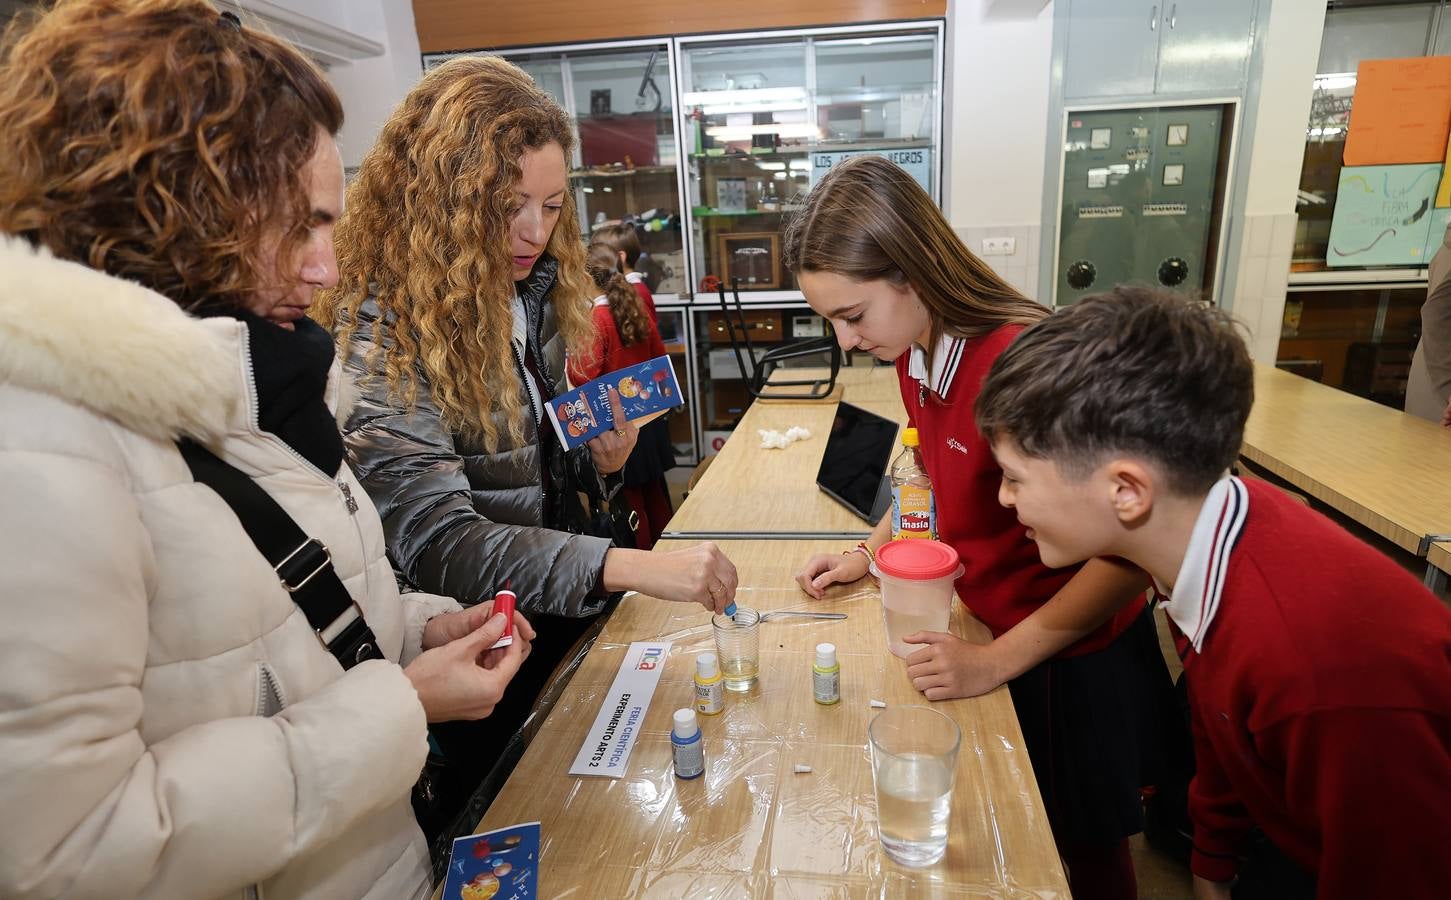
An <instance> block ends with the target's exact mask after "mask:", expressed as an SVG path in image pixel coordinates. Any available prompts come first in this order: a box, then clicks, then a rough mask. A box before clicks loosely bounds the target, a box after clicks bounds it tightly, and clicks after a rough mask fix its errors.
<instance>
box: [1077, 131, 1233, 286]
mask: <svg viewBox="0 0 1451 900" xmlns="http://www.w3.org/2000/svg"><path fill="white" fill-rule="evenodd" d="M1224 120H1225V114H1224V107H1222V106H1217V105H1216V106H1176V107H1145V108H1136V109H1112V110H1094V111H1084V112H1069V114H1068V129H1067V140H1066V141H1065V142H1064V149H1063V193H1062V196H1063V205H1062V210H1061V218H1060V221H1059V230H1058V262H1057V271H1056V273H1055V279H1054V303H1055V304H1057V305H1066V304H1070V303H1073V302H1075V301H1077V300H1078V299H1079V298H1081V297H1084V296H1087V295H1089V294H1096V293H1099V292H1100V291H1106V290H1108V289H1110V288H1112V287H1113V286H1114V285H1116V284H1121V283H1125V282H1135V283H1140V284H1152V285H1156V286H1159V287H1167V288H1171V289H1173V290H1177V291H1182V292H1185V293H1189V294H1196V295H1197V294H1198V293H1200V292H1201V291H1203V290H1204V288H1205V287H1206V285H1207V284H1208V278H1209V276H1210V275H1212V273H1213V269H1214V260H1211V259H1206V255H1207V250H1208V246H1209V235H1210V229H1211V228H1212V227H1214V225H1215V222H1214V210H1215V208H1216V200H1217V197H1218V192H1219V191H1222V190H1223V185H1222V184H1221V183H1220V178H1219V173H1218V167H1219V154H1220V145H1221V138H1222V130H1223V128H1224V127H1225V124H1226V123H1225V121H1224Z"/></svg>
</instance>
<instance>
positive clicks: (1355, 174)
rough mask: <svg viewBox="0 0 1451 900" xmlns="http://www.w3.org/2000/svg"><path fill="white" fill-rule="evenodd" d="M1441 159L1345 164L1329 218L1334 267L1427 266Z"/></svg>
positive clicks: (1329, 254)
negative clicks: (1397, 163) (1399, 163)
mask: <svg viewBox="0 0 1451 900" xmlns="http://www.w3.org/2000/svg"><path fill="white" fill-rule="evenodd" d="M1440 175H1441V164H1440V163H1431V164H1428V165H1411V166H1346V167H1345V168H1343V169H1341V170H1340V186H1339V189H1338V191H1337V193H1336V196H1335V215H1334V217H1333V218H1332V219H1331V220H1330V249H1329V251H1328V252H1327V253H1326V262H1327V263H1329V264H1330V265H1331V266H1423V265H1425V264H1426V261H1427V259H1429V257H1430V254H1429V253H1428V252H1427V251H1426V246H1427V240H1428V237H1429V235H1430V229H1431V220H1432V218H1433V217H1434V216H1433V215H1432V207H1431V203H1432V201H1433V200H1434V199H1435V193H1436V185H1437V181H1438V180H1439V178H1440Z"/></svg>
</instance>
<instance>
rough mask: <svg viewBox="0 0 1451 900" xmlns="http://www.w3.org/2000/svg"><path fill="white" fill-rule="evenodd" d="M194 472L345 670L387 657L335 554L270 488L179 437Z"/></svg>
mask: <svg viewBox="0 0 1451 900" xmlns="http://www.w3.org/2000/svg"><path fill="white" fill-rule="evenodd" d="M176 446H177V448H178V449H179V450H181V456H182V459H184V460H186V464H187V467H188V468H189V469H191V475H192V477H193V478H195V479H196V480H197V481H198V482H199V483H201V484H204V485H206V486H207V487H209V488H211V489H212V490H213V491H216V492H217V494H218V496H220V497H221V498H222V499H223V500H225V501H226V502H227V505H228V506H230V507H231V508H232V512H234V513H236V514H237V519H238V520H240V521H241V523H242V528H243V529H244V530H245V531H246V532H247V536H248V537H250V538H251V539H252V543H254V544H256V545H257V549H258V550H259V551H260V552H261V553H262V556H263V557H264V558H265V559H266V560H267V562H269V563H271V564H272V568H273V571H275V572H276V573H277V580H278V581H279V582H281V583H282V588H283V590H285V591H287V593H288V594H289V595H291V597H292V602H293V603H296V604H297V607H298V609H301V610H302V614H303V615H304V616H306V617H307V621H308V624H310V625H312V630H313V632H314V633H315V634H316V635H317V639H318V641H320V642H321V643H322V645H323V646H324V647H326V648H327V649H328V652H330V653H332V655H333V656H335V657H337V660H338V662H339V663H341V664H342V667H343V668H344V669H351V668H352V667H353V666H355V665H357V664H358V663H360V662H363V661H364V660H368V659H382V658H383V653H382V651H381V650H379V649H378V639H377V638H376V637H374V636H373V630H372V629H371V628H369V627H368V623H367V622H366V621H365V620H364V619H363V611H362V609H361V608H359V606H358V604H357V603H356V602H354V600H353V598H352V595H350V594H349V593H348V589H347V588H345V587H343V583H342V581H341V580H339V579H338V574H337V572H335V571H333V562H332V554H331V553H329V552H328V549H327V547H326V546H325V545H324V544H323V542H322V541H319V540H318V539H317V538H310V537H308V536H307V535H306V534H304V533H303V531H302V529H301V528H299V527H298V525H297V523H296V522H294V521H293V520H292V517H291V516H289V515H288V514H287V512H286V511H285V510H284V509H283V508H282V507H281V506H279V505H278V504H277V501H276V500H273V499H272V498H271V497H270V496H269V495H268V494H267V492H266V491H264V490H262V488H261V487H259V486H258V485H257V482H255V481H253V480H252V479H251V478H249V477H248V476H247V475H246V474H245V473H243V472H242V471H241V470H239V469H237V468H236V467H234V466H232V465H229V464H227V463H225V462H223V461H222V460H221V459H218V458H217V456H216V455H215V454H213V453H212V452H211V451H209V450H207V449H206V448H205V447H203V446H201V445H200V444H197V443H195V442H193V441H186V440H183V441H177V443H176Z"/></svg>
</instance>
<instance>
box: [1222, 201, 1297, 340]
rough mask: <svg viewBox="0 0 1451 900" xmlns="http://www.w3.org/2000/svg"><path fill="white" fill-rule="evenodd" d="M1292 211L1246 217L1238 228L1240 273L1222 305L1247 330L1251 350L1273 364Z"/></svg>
mask: <svg viewBox="0 0 1451 900" xmlns="http://www.w3.org/2000/svg"><path fill="white" fill-rule="evenodd" d="M1298 218H1299V217H1298V216H1296V215H1295V214H1294V213H1283V214H1280V215H1274V216H1248V217H1246V218H1245V220H1244V227H1243V228H1242V229H1239V232H1238V233H1239V237H1240V254H1239V273H1238V277H1237V278H1235V280H1234V284H1233V289H1232V290H1231V291H1228V292H1226V294H1225V302H1224V305H1225V307H1226V308H1228V309H1229V310H1230V311H1231V312H1232V313H1234V316H1235V318H1237V319H1239V320H1240V321H1241V322H1243V323H1244V324H1245V325H1246V326H1247V327H1248V328H1249V330H1250V353H1251V354H1252V355H1253V356H1254V358H1255V359H1256V360H1258V361H1259V362H1263V363H1273V362H1274V361H1275V356H1276V354H1277V353H1278V351H1279V346H1280V323H1281V321H1282V319H1283V318H1284V314H1285V287H1286V285H1287V284H1288V280H1289V274H1290V253H1291V250H1292V248H1293V246H1294V241H1295V222H1296V220H1297V219H1298Z"/></svg>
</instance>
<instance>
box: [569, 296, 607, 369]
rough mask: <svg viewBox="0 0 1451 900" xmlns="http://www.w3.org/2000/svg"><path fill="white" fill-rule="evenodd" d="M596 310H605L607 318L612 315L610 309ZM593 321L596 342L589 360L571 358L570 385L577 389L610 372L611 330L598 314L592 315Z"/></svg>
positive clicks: (590, 352)
mask: <svg viewBox="0 0 1451 900" xmlns="http://www.w3.org/2000/svg"><path fill="white" fill-rule="evenodd" d="M596 309H597V310H598V309H604V310H605V315H606V316H608V315H609V314H610V311H609V309H608V308H604V307H596ZM591 319H592V320H593V322H594V326H595V339H594V342H593V343H592V344H591V345H590V349H589V358H587V359H576V358H574V357H573V356H571V357H570V358H569V365H568V370H569V383H570V384H572V385H575V386H576V387H578V386H579V385H581V384H584V383H585V382H586V381H590V380H591V379H595V378H598V377H600V376H601V375H603V374H605V373H606V372H608V371H609V367H608V363H609V358H610V340H609V337H610V336H609V328H607V327H606V325H605V324H604V323H602V322H600V320H599V315H598V314H597V313H596V314H592V316H591Z"/></svg>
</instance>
